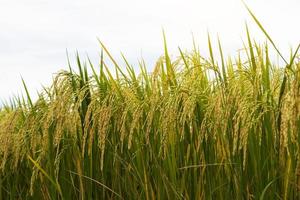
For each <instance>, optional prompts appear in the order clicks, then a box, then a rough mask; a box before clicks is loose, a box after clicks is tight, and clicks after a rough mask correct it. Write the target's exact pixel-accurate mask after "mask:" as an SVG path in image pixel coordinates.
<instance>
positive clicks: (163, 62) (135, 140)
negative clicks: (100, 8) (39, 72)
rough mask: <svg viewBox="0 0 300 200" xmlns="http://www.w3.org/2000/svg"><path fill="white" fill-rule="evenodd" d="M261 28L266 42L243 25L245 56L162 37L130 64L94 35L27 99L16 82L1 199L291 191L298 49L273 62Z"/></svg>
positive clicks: (0, 157)
mask: <svg viewBox="0 0 300 200" xmlns="http://www.w3.org/2000/svg"><path fill="white" fill-rule="evenodd" d="M253 17H254V16H253ZM254 19H255V17H254ZM257 23H258V25H260V24H259V22H258V21H257ZM260 28H261V29H262V30H263V32H264V33H265V34H266V36H267V38H268V40H269V46H268V45H267V44H264V45H259V44H257V43H255V42H254V41H252V40H251V39H250V38H251V36H250V35H249V31H248V30H247V44H245V46H244V48H243V50H242V51H241V54H243V55H244V56H237V57H234V58H233V57H232V58H228V59H225V58H224V57H223V53H222V48H221V44H220V43H218V44H217V45H218V49H213V48H212V46H213V45H212V44H211V42H210V39H208V48H209V52H210V56H209V57H208V58H204V57H202V56H201V54H200V53H199V49H198V48H197V47H196V46H195V48H194V49H192V50H191V51H190V52H185V51H182V50H180V49H179V51H178V57H176V58H174V59H171V56H170V55H169V53H168V50H167V44H166V41H165V43H164V45H165V48H164V50H165V53H164V55H163V56H162V57H161V58H160V59H158V61H157V63H156V66H155V67H154V69H153V71H152V72H151V73H148V71H147V67H146V66H145V63H144V62H143V61H142V62H140V66H139V67H140V71H141V73H139V74H137V73H135V71H134V67H132V66H131V65H130V64H128V62H127V61H126V59H125V58H124V63H125V64H118V63H116V62H115V60H114V59H113V58H112V56H111V55H110V54H109V51H108V50H107V49H106V47H105V46H104V45H103V44H102V43H100V44H101V48H102V50H103V51H102V54H101V59H100V64H99V66H93V64H92V63H91V62H89V60H87V61H86V62H82V61H81V60H80V58H79V56H78V57H77V65H78V66H77V67H78V69H79V70H78V72H77V73H76V72H75V70H74V69H75V67H72V66H70V70H69V71H61V72H60V73H59V74H58V75H57V76H56V78H55V79H54V81H53V84H52V86H51V87H48V88H45V89H44V90H43V91H41V92H40V94H39V97H38V99H37V100H34V101H33V100H31V98H30V95H29V92H28V91H27V89H26V86H25V84H24V86H25V89H26V94H27V96H26V95H25V97H24V98H15V99H13V100H12V102H11V103H10V104H7V105H5V106H3V108H2V109H1V111H0V144H1V145H0V199H3V200H6V199H153V200H154V199H161V200H164V199H299V198H300V162H299V161H300V160H299V159H300V154H299V153H300V149H299V148H300V146H299V145H300V63H299V62H298V57H297V50H298V49H297V50H295V51H293V52H291V56H290V58H289V59H284V58H283V62H284V63H285V65H284V66H280V65H279V64H278V63H274V62H273V61H272V60H270V58H269V49H271V48H272V49H275V50H276V51H277V48H276V46H275V44H274V43H273V41H272V39H271V38H270V37H269V36H268V34H267V33H266V32H265V31H264V29H263V28H262V27H260ZM213 52H214V53H213ZM216 52H217V53H216ZM278 53H279V56H281V54H280V52H279V51H278ZM105 58H107V59H110V60H111V63H112V64H113V65H112V66H108V65H107V64H106V62H104V60H105ZM217 61H218V62H217ZM88 68H90V69H91V71H92V72H93V73H91V74H88V72H87V71H88V70H87V69H88ZM99 69H100V70H99ZM109 69H113V70H109Z"/></svg>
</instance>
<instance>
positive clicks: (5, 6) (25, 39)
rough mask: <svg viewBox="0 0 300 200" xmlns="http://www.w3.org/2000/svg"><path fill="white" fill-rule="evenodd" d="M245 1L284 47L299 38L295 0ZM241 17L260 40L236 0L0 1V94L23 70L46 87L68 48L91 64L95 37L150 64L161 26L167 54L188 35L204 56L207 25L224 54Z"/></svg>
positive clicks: (232, 47) (185, 45) (16, 84)
mask: <svg viewBox="0 0 300 200" xmlns="http://www.w3.org/2000/svg"><path fill="white" fill-rule="evenodd" d="M245 1H246V3H247V4H248V5H249V6H250V8H251V9H252V10H253V11H254V12H255V14H256V16H257V17H258V18H259V19H260V21H261V22H262V23H263V25H264V26H265V28H266V29H267V31H268V32H269V33H270V35H271V36H272V38H273V39H274V40H275V42H276V43H277V44H278V45H279V47H280V49H281V50H282V51H283V52H288V51H289V48H290V47H292V46H293V47H295V46H296V45H297V43H299V41H300V40H299V39H300V38H299V36H300V26H299V19H300V12H299V10H300V1H299V0H251V1H250V0H245ZM245 21H247V23H248V24H249V26H250V30H251V33H252V36H253V37H254V38H256V39H257V40H259V41H264V37H263V35H262V34H261V32H260V31H259V30H258V28H257V27H256V26H255V24H254V22H253V21H252V20H251V18H250V17H249V15H248V13H247V11H246V9H245V8H244V6H243V4H242V2H241V0H180V1H179V0H148V1H146V0H125V1H124V0H18V1H17V0H0V73H1V76H0V99H1V100H5V99H8V98H9V97H11V96H12V95H14V94H20V93H21V92H22V84H21V76H22V77H23V78H24V79H25V81H26V83H27V85H28V87H29V90H30V93H32V94H35V93H36V91H37V90H40V89H41V85H49V84H50V83H51V80H52V74H53V73H55V72H58V71H59V70H61V69H67V66H66V63H67V62H66V49H67V50H68V52H69V54H70V55H74V53H75V51H76V50H78V51H79V53H80V54H81V55H82V56H83V57H85V55H86V54H88V55H89V56H90V57H91V58H92V60H93V61H94V62H95V63H97V62H98V61H97V58H98V54H99V50H100V48H99V44H98V42H97V37H98V38H99V39H100V40H101V41H102V42H104V43H105V44H106V46H107V47H108V48H109V50H110V51H111V53H112V54H113V55H114V56H115V57H116V58H120V52H123V53H124V54H125V55H126V56H127V58H128V60H129V61H130V62H131V63H132V64H135V63H136V62H137V61H138V59H140V58H141V57H143V58H144V59H145V60H146V63H147V64H148V69H149V70H151V68H152V66H153V64H154V62H155V59H157V58H158V57H159V56H160V55H161V54H162V53H163V43H162V28H163V29H164V30H165V32H166V35H167V40H168V46H169V49H170V51H171V52H172V54H173V55H176V54H178V52H177V47H178V46H180V47H181V48H182V49H186V50H188V49H190V48H191V46H192V33H193V35H194V38H195V40H196V42H197V44H198V45H199V47H200V51H201V50H202V51H203V53H204V54H205V52H207V31H209V32H210V34H211V37H212V39H213V41H216V36H217V34H219V36H220V38H221V41H222V43H223V46H224V49H225V53H226V54H227V55H229V54H234V53H235V52H236V50H237V49H238V48H240V47H242V39H245V37H244V36H245ZM74 67H75V66H74Z"/></svg>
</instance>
